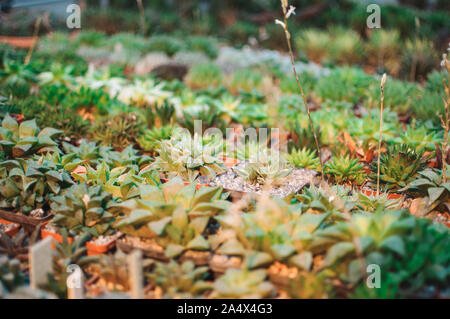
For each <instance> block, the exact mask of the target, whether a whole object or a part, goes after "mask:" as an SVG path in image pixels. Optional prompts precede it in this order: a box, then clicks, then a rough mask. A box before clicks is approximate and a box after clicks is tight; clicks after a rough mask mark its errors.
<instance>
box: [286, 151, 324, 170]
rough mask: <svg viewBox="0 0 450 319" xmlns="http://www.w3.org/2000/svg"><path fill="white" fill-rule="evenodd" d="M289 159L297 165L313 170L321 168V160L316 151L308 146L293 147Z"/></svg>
mask: <svg viewBox="0 0 450 319" xmlns="http://www.w3.org/2000/svg"><path fill="white" fill-rule="evenodd" d="M287 160H288V161H289V163H291V164H292V165H293V166H295V167H300V168H308V169H313V170H319V169H320V160H319V158H318V157H317V156H316V151H313V150H310V149H308V148H306V147H304V148H302V149H293V150H292V151H291V153H290V154H288V155H287Z"/></svg>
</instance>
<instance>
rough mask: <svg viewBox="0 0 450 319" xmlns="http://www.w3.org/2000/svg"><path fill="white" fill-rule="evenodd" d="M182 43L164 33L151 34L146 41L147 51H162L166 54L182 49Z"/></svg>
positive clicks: (169, 54) (172, 53)
mask: <svg viewBox="0 0 450 319" xmlns="http://www.w3.org/2000/svg"><path fill="white" fill-rule="evenodd" d="M183 47H184V44H183V42H182V41H180V40H179V39H177V38H174V37H171V36H166V35H156V36H152V37H151V38H150V39H149V40H148V43H147V50H148V51H157V52H164V53H166V54H167V55H168V56H172V55H174V54H175V53H177V52H178V51H180V50H181V49H183Z"/></svg>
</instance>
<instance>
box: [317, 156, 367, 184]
mask: <svg viewBox="0 0 450 319" xmlns="http://www.w3.org/2000/svg"><path fill="white" fill-rule="evenodd" d="M362 168H363V165H362V164H360V163H359V160H358V159H357V158H355V159H352V158H350V157H349V156H340V157H334V158H333V159H332V160H331V161H330V162H328V163H327V164H326V165H325V174H326V175H328V176H329V177H330V178H331V179H332V180H334V181H335V182H336V183H338V184H352V185H354V184H362V182H363V181H364V171H363V170H362Z"/></svg>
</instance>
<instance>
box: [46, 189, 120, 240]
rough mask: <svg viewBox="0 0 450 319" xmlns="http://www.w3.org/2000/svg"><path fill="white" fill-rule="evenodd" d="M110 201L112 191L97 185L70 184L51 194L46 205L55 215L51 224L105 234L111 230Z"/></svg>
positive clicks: (75, 232) (71, 230) (75, 231)
mask: <svg viewBox="0 0 450 319" xmlns="http://www.w3.org/2000/svg"><path fill="white" fill-rule="evenodd" d="M114 204H115V202H114V201H113V200H112V195H111V194H109V193H107V192H105V191H103V190H102V188H101V186H93V187H88V186H87V184H86V183H83V184H77V185H73V186H72V187H70V188H68V189H66V190H65V191H64V193H63V194H62V195H60V196H55V197H53V199H52V201H51V204H50V207H51V209H52V212H53V214H54V215H55V217H54V218H53V220H52V222H51V224H52V225H55V226H57V227H60V228H65V229H67V231H68V232H69V233H70V234H77V233H82V232H88V233H90V234H91V235H93V236H95V237H98V236H100V235H108V234H111V233H112V232H113V229H112V223H113V222H114V219H115V211H113V209H112V208H113V206H114Z"/></svg>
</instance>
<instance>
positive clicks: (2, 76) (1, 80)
mask: <svg viewBox="0 0 450 319" xmlns="http://www.w3.org/2000/svg"><path fill="white" fill-rule="evenodd" d="M34 80H35V75H34V73H33V71H32V69H31V67H30V65H29V64H28V65H24V64H23V63H21V62H19V61H15V60H10V59H8V58H4V59H3V67H2V69H1V70H0V84H1V85H2V87H3V88H2V89H3V90H4V94H5V95H13V96H14V97H16V98H25V97H27V96H28V95H29V93H30V89H31V84H32V83H33V82H34Z"/></svg>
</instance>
